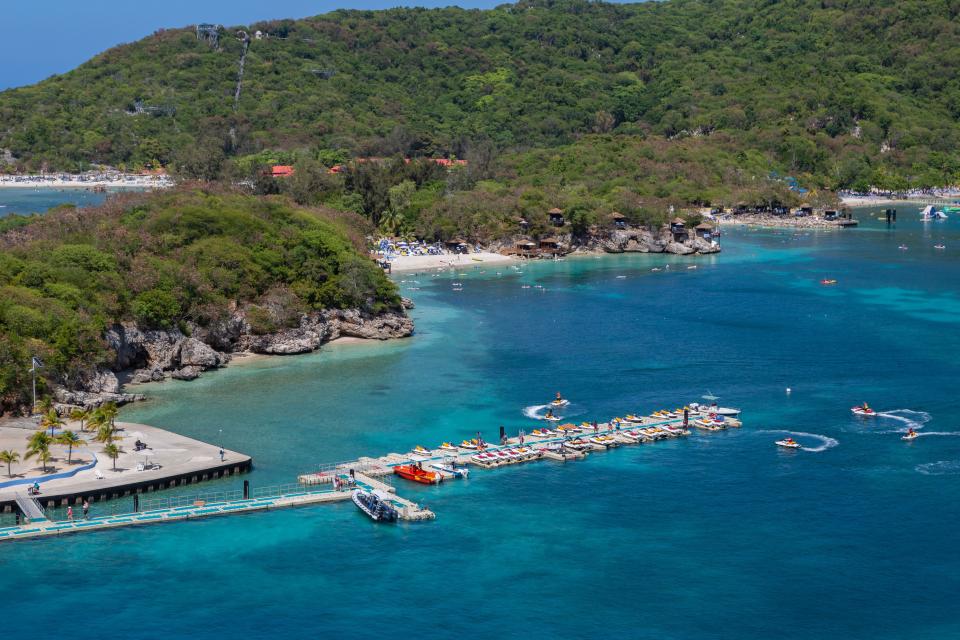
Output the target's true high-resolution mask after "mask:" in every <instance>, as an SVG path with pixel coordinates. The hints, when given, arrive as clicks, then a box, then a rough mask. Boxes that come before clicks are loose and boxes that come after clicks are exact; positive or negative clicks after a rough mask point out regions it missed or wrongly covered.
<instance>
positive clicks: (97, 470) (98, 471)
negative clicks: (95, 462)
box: [93, 469, 103, 480]
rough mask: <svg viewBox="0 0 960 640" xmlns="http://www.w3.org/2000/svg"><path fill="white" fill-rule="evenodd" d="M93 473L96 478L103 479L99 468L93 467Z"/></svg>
mask: <svg viewBox="0 0 960 640" xmlns="http://www.w3.org/2000/svg"><path fill="white" fill-rule="evenodd" d="M93 473H94V475H96V476H97V480H103V474H102V473H100V469H94V470H93Z"/></svg>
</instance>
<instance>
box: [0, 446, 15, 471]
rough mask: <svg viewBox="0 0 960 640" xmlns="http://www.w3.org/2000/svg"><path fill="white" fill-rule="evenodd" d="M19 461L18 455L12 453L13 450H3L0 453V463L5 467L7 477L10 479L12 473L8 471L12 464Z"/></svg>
mask: <svg viewBox="0 0 960 640" xmlns="http://www.w3.org/2000/svg"><path fill="white" fill-rule="evenodd" d="M19 461H20V454H19V453H17V452H16V451H14V450H13V449H4V450H3V451H0V463H3V464H5V465H7V477H8V478H12V477H13V472H12V471H11V470H10V467H11V465H12V464H13V463H14V462H19Z"/></svg>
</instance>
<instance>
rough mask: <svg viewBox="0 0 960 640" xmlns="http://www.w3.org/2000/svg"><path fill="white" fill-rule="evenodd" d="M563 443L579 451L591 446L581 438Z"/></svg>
mask: <svg viewBox="0 0 960 640" xmlns="http://www.w3.org/2000/svg"><path fill="white" fill-rule="evenodd" d="M563 445H564V446H565V447H567V448H569V449H575V450H577V451H583V450H584V449H589V448H590V445H589V444H587V442H586V441H585V440H581V439H580V438H574V439H573V440H570V441H568V442H564V443H563Z"/></svg>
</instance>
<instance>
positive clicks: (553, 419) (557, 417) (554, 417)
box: [543, 412, 563, 422]
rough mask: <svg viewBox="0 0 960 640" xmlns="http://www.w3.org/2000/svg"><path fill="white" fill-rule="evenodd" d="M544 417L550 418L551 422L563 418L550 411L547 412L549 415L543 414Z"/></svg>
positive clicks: (545, 418)
mask: <svg viewBox="0 0 960 640" xmlns="http://www.w3.org/2000/svg"><path fill="white" fill-rule="evenodd" d="M543 419H544V420H549V421H550V422H560V421H561V420H563V418H561V417H560V416H555V415H553V414H552V413H549V412H548V413H547V415H545V416H543Z"/></svg>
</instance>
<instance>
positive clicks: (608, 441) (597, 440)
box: [590, 435, 620, 447]
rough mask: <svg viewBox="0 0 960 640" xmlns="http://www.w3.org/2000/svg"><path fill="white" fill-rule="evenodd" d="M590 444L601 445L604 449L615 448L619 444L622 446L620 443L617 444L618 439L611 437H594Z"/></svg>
mask: <svg viewBox="0 0 960 640" xmlns="http://www.w3.org/2000/svg"><path fill="white" fill-rule="evenodd" d="M590 442H592V443H594V444H599V445H601V446H604V447H615V446H617V445H618V444H620V443H619V442H617V439H616V438H614V437H613V436H609V435H602V436H593V437H591V438H590Z"/></svg>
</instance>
